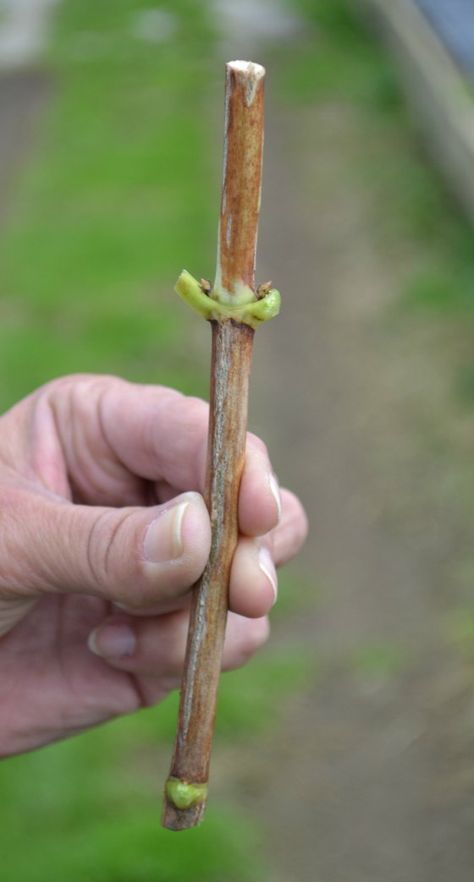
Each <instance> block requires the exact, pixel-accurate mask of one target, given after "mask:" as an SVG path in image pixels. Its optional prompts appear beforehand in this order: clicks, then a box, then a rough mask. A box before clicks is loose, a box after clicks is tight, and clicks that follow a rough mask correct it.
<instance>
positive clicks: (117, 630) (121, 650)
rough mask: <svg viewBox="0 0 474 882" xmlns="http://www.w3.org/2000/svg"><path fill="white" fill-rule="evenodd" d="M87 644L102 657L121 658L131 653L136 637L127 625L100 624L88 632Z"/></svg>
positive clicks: (133, 649) (135, 643)
mask: <svg viewBox="0 0 474 882" xmlns="http://www.w3.org/2000/svg"><path fill="white" fill-rule="evenodd" d="M87 645H88V647H89V649H90V651H91V652H93V653H94V654H95V655H99V656H101V657H102V658H121V657H122V656H124V655H133V653H134V652H135V647H136V645H137V638H136V637H135V634H134V633H133V631H132V629H131V628H129V627H128V625H102V627H100V628H96V629H95V630H94V631H92V632H91V633H90V634H89V639H88V641H87Z"/></svg>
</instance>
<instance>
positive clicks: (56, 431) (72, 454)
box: [0, 375, 307, 756]
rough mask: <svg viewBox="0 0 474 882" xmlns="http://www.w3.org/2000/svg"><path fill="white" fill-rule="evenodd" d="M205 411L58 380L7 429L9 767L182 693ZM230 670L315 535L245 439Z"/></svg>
mask: <svg viewBox="0 0 474 882" xmlns="http://www.w3.org/2000/svg"><path fill="white" fill-rule="evenodd" d="M207 419H208V408H207V405H206V404H205V403H204V402H203V401H200V400H198V399H195V398H187V397H185V396H183V395H180V394H179V393H178V392H175V391H174V390H171V389H166V388H162V387H156V386H139V385H134V384H131V383H127V382H125V381H123V380H119V379H117V378H114V377H104V376H88V375H79V376H72V377H64V378H62V379H60V380H56V381H54V382H52V383H50V384H48V385H46V386H44V387H42V388H41V389H39V390H38V391H37V392H35V393H34V394H33V395H31V396H29V397H28V398H26V399H25V400H23V401H21V402H20V403H19V404H17V405H16V406H15V407H13V408H12V409H11V410H10V411H8V413H6V414H4V415H3V416H2V417H1V418H0V525H1V529H0V671H1V678H0V755H3V756H7V755H10V754H14V753H21V752H23V751H26V750H31V749H33V748H35V747H39V746H40V745H43V744H46V743H48V742H50V741H53V740H56V739H60V738H65V737H67V736H69V735H71V734H73V733H75V732H78V731H81V730H84V729H87V728H88V727H90V726H94V725H97V724H99V723H102V722H104V721H106V720H108V719H111V718H113V717H116V716H119V715H121V714H127V713H131V712H133V711H134V710H136V709H138V708H140V707H142V706H144V705H150V704H154V703H156V702H158V701H160V699H162V698H163V697H164V696H165V695H166V694H167V693H168V692H169V691H170V690H171V689H174V688H175V687H176V686H177V685H178V683H179V679H180V674H181V670H182V666H183V659H184V646H185V638H186V631H187V623H188V609H189V598H190V589H191V587H192V585H193V584H194V583H195V581H196V580H197V579H198V578H199V576H200V574H201V572H202V570H203V568H204V566H205V563H206V560H207V557H208V554H209V547H210V524H209V517H208V513H207V510H206V507H205V505H204V501H203V499H202V495H201V494H202V492H203V485H204V471H205V456H206V439H207ZM239 525H240V534H241V535H240V539H239V544H238V548H237V551H236V554H235V557H234V561H233V565H232V574H231V586H230V606H231V612H230V614H229V620H228V626H227V632H226V642H225V651H224V659H223V666H224V668H225V669H229V668H234V667H237V666H239V665H241V664H243V663H244V662H245V661H247V659H249V658H250V657H251V656H252V655H253V653H254V652H256V650H257V649H258V648H259V647H260V646H261V645H262V644H263V643H264V642H265V640H266V639H267V636H268V619H267V614H268V612H269V610H270V607H271V606H272V605H273V603H274V600H275V592H276V574H275V566H274V565H279V564H281V563H284V562H285V561H286V560H288V559H289V558H291V557H292V556H293V555H294V554H296V553H297V551H298V550H299V548H300V547H301V545H302V543H303V541H304V538H305V535H306V530H307V525H306V518H305V515H304V512H303V509H302V506H301V504H300V502H299V501H298V499H297V498H296V497H295V496H294V495H293V494H292V493H290V492H289V491H287V490H282V491H281V493H280V491H279V488H278V485H277V483H276V479H275V477H274V475H273V474H272V469H271V465H270V462H269V459H268V455H267V451H266V448H265V445H264V444H263V442H261V441H260V440H259V439H258V438H256V437H255V436H252V435H249V436H248V443H247V455H246V464H245V469H244V474H243V478H242V484H241V490H240V497H239Z"/></svg>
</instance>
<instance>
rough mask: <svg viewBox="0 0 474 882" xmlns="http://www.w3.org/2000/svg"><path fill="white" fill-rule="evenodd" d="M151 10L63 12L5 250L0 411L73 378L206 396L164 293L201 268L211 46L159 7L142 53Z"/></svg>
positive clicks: (203, 30) (209, 183) (207, 243)
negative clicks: (47, 93)
mask: <svg viewBox="0 0 474 882" xmlns="http://www.w3.org/2000/svg"><path fill="white" fill-rule="evenodd" d="M146 6H150V7H153V6H155V4H153V3H150V2H148V3H147V2H143V3H140V4H139V6H138V7H137V4H136V3H134V2H133V0H122V2H114V3H99V4H97V3H94V2H91V0H68V2H66V3H64V4H63V6H62V7H61V9H60V11H59V13H58V23H57V31H56V35H55V41H54V46H53V49H52V51H51V65H52V68H53V83H54V85H53V91H55V92H56V94H55V96H54V99H53V101H52V104H51V109H50V111H49V114H48V116H47V119H46V121H45V124H44V126H43V131H42V137H41V149H40V153H41V156H40V158H39V159H37V160H36V161H35V162H33V163H32V164H31V165H30V168H29V170H28V172H27V174H26V176H25V178H24V180H23V181H22V186H21V189H20V192H19V194H18V198H17V199H16V200H15V205H14V208H13V216H12V217H10V218H9V223H8V228H7V231H6V233H4V234H3V235H2V242H1V246H0V291H1V298H2V306H1V309H2V322H1V325H0V352H1V367H2V370H1V380H0V404H1V405H2V406H7V405H8V404H10V403H11V402H13V401H14V400H15V399H17V398H18V397H20V396H21V395H23V394H25V393H26V392H28V391H29V390H30V389H31V388H33V387H34V386H36V385H38V384H39V383H41V382H43V381H45V380H48V379H49V378H51V376H54V375H56V374H62V373H68V372H72V371H78V370H79V371H80V370H84V369H87V370H89V371H99V372H102V371H104V372H110V373H119V374H123V375H126V376H127V377H129V378H132V379H133V378H134V379H137V380H147V381H150V380H153V379H155V378H157V379H158V378H159V380H160V382H165V383H166V382H170V383H171V382H173V383H178V384H179V385H180V387H181V388H183V389H184V390H185V391H188V390H189V391H192V392H203V391H204V390H205V382H204V377H203V376H202V374H203V371H202V369H201V371H199V370H198V371H196V366H195V365H194V364H193V363H192V361H191V356H190V354H189V347H187V346H186V343H185V340H186V331H187V330H188V328H189V326H190V320H189V322H188V318H187V315H186V313H185V310H184V309H183V308H182V307H181V306H180V305H177V303H176V300H175V295H174V293H173V284H174V281H175V278H176V277H177V274H178V273H179V271H180V270H181V268H182V265H183V262H184V263H186V265H188V266H189V267H190V268H191V269H193V270H194V271H195V272H196V273H202V274H207V273H209V274H210V272H211V266H212V264H211V261H212V259H213V250H214V239H215V230H214V227H215V216H216V211H215V207H216V205H217V199H216V198H214V196H215V194H214V190H215V188H216V186H217V179H218V175H216V174H214V171H215V170H214V169H213V174H212V175H211V169H210V165H209V151H208V150H206V149H205V147H206V137H207V133H206V124H205V117H206V111H205V107H206V95H207V93H206V85H207V83H208V82H209V81H211V73H210V66H211V58H210V55H209V54H208V53H206V52H204V51H203V47H204V46H206V45H211V46H212V35H211V34H210V32H209V29H208V27H207V24H206V22H205V20H204V17H203V12H202V10H200V9H199V8H198V7H197V6H196V4H193V3H192V2H188V0H180V2H179V3H171V2H169V3H167V4H161V6H162V7H163V6H165V7H167V8H168V10H169V12H170V14H172V16H173V18H174V21H175V26H176V34H175V36H174V38H173V39H172V40H171V41H168V42H165V43H164V44H159V45H155V44H153V43H148V42H144V41H143V40H139V39H137V38H136V37H134V36H133V34H134V21H135V18H136V16H137V14H138V12H139V11H142V10H143V9H144V8H145V7H146ZM54 74H57V77H56V78H55V77H54ZM209 190H210V196H209Z"/></svg>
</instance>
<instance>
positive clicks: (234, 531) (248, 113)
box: [163, 61, 265, 830]
mask: <svg viewBox="0 0 474 882" xmlns="http://www.w3.org/2000/svg"><path fill="white" fill-rule="evenodd" d="M264 74H265V71H264V69H263V68H262V67H260V65H253V64H251V63H249V62H241V61H239V62H230V63H229V64H228V65H226V125H225V141H224V179H223V185H222V202H221V214H220V225H219V246H218V263H217V271H216V281H215V285H214V289H213V291H211V292H210V295H209V296H210V297H211V298H214V299H215V300H218V301H220V302H221V303H226V304H231V305H232V304H234V303H235V305H236V306H237V305H239V304H240V303H246V302H249V301H251V300H256V294H255V252H256V245H257V229H258V215H259V209H260V187H261V168H262V151H263V84H264ZM253 337H254V331H253V329H252V328H251V327H249V326H248V325H247V324H245V323H241V322H239V321H234V320H233V319H232V318H222V319H219V320H214V321H212V363H211V394H210V420H209V448H208V464H207V491H206V493H207V500H206V501H207V503H208V507H209V513H210V518H211V526H212V544H211V553H210V557H209V561H208V563H207V566H206V569H205V571H204V573H203V576H202V577H201V580H200V582H199V583H198V585H197V586H196V589H195V594H194V599H193V604H192V609H191V618H190V628H189V634H188V645H187V651H186V661H185V669H184V676H183V683H182V689H181V701H180V710H179V725H178V732H177V737H176V744H175V751H174V756H173V760H172V764H171V770H170V777H169V778H168V781H167V783H166V788H165V806H164V814H163V825H164V826H165V827H167V828H168V829H171V830H184V829H187V828H189V827H193V826H195V825H196V824H198V823H199V822H200V821H201V820H202V817H203V815H204V811H205V806H206V795H207V781H208V775H209V762H210V753H211V746H212V736H213V729H214V717H215V709H216V699H217V689H218V683H219V674H220V668H221V658H222V648H223V643H224V634H225V625H226V619H227V609H228V587H229V576H230V568H231V564H232V558H233V555H234V551H235V548H236V545H237V539H238V494H239V485H240V479H241V475H242V469H243V465H244V457H245V437H246V430H247V401H248V386H249V377H250V368H251V360H252V346H253Z"/></svg>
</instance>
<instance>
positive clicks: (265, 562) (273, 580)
mask: <svg viewBox="0 0 474 882" xmlns="http://www.w3.org/2000/svg"><path fill="white" fill-rule="evenodd" d="M258 565H259V567H260V569H261V571H262V573H263V574H264V575H265V576H266V577H267V579H268V581H269V582H270V585H271V586H272V589H273V595H274V598H275V599H274V601H273V603H276V600H277V597H278V587H277V575H276V570H275V564H274V563H273V559H272V556H271V554H270V552H269V550H268V548H265V546H262V548H260V550H259V552H258Z"/></svg>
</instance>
